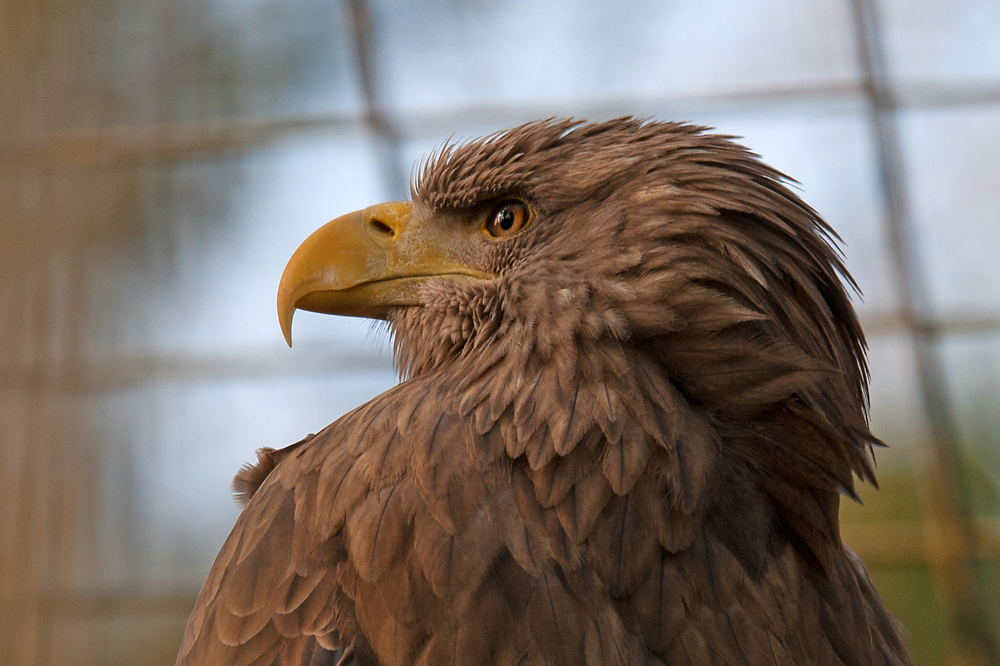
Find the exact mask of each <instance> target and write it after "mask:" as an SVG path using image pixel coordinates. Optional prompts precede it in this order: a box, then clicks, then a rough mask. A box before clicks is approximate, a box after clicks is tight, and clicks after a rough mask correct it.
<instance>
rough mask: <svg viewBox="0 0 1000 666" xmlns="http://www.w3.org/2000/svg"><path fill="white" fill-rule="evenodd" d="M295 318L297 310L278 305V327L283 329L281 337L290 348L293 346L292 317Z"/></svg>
mask: <svg viewBox="0 0 1000 666" xmlns="http://www.w3.org/2000/svg"><path fill="white" fill-rule="evenodd" d="M294 316H295V308H294V307H292V308H283V307H281V304H280V303H279V305H278V325H279V326H280V327H281V335H282V336H284V338H285V342H286V343H287V344H288V346H289V347H291V346H292V317H294Z"/></svg>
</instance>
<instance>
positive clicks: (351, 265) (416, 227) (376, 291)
mask: <svg viewBox="0 0 1000 666" xmlns="http://www.w3.org/2000/svg"><path fill="white" fill-rule="evenodd" d="M412 217H413V207H412V205H411V204H409V203H406V202H398V201H397V202H391V203H384V204H379V205H377V206H370V207H368V208H365V209H364V210H359V211H355V212H353V213H348V214H347V215H344V216H342V217H338V218H337V219H335V220H333V221H332V222H328V223H327V224H325V225H323V226H322V227H320V228H319V229H317V230H316V231H315V232H313V234H312V235H311V236H309V237H308V238H307V239H306V240H305V242H303V243H302V245H300V246H299V249H297V250H296V251H295V253H294V254H293V255H292V258H291V259H290V260H289V261H288V265H287V266H285V272H284V273H283V274H282V276H281V283H280V284H279V286H278V322H279V323H280V324H281V332H282V333H283V334H284V336H285V342H287V343H288V345H289V346H291V344H292V316H293V315H294V314H295V310H296V309H299V310H311V311H313V312H322V313H325V314H339V315H347V316H351V317H373V318H376V319H382V318H384V317H385V315H386V313H387V312H388V311H389V309H390V308H392V307H397V306H412V305H418V304H419V287H420V284H421V283H422V282H423V281H425V280H426V279H427V278H429V277H444V276H449V277H458V276H463V277H471V278H478V279H489V278H490V277H492V276H490V275H489V274H488V273H484V272H483V271H479V270H476V269H474V268H472V267H470V266H467V265H463V263H460V262H459V261H457V260H456V257H457V256H458V255H459V253H457V252H456V251H455V248H454V247H452V243H449V242H448V239H447V238H444V237H442V235H441V233H440V232H439V231H438V230H436V229H435V227H434V226H433V225H429V224H419V223H417V224H414V223H412Z"/></svg>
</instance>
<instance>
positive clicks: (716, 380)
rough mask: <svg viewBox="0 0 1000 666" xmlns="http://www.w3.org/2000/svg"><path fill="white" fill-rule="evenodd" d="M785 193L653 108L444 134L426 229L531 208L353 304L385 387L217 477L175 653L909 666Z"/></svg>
mask: <svg viewBox="0 0 1000 666" xmlns="http://www.w3.org/2000/svg"><path fill="white" fill-rule="evenodd" d="M783 181H784V177H783V176H782V175H781V174H780V173H778V172H777V171H775V170H773V169H771V168H769V167H767V166H765V165H764V164H762V163H761V162H760V161H759V160H758V159H757V158H756V156H755V155H753V154H752V153H750V152H748V151H747V150H745V149H744V148H742V147H740V146H738V145H736V144H735V143H732V142H731V141H730V140H729V138H727V137H722V136H717V135H712V134H708V133H706V132H705V131H704V129H703V128H700V127H694V126H690V125H684V124H676V123H660V122H644V121H639V120H634V119H619V120H614V121H609V122H604V123H595V124H583V123H578V122H572V121H545V122H538V123H532V124H529V125H525V126H522V127H518V128H515V129H512V130H509V131H506V132H502V133H500V134H496V135H493V136H491V137H488V138H486V139H483V140H478V141H473V142H470V143H465V144H461V145H448V146H446V147H444V148H442V149H441V150H440V151H439V152H438V153H437V154H436V155H434V156H433V157H432V158H431V159H430V160H429V161H428V162H427V163H426V165H425V166H424V167H423V169H422V171H420V173H419V176H418V178H417V179H416V181H415V183H414V186H413V204H412V208H411V209H410V208H408V209H406V210H412V219H413V220H418V221H420V224H422V225H423V227H421V228H430V229H433V230H435V233H439V234H449V233H452V232H451V231H449V230H450V229H465V228H471V227H470V225H471V226H473V227H474V226H475V225H476V224H479V221H481V220H482V219H483V217H484V215H485V214H486V213H488V212H489V211H490V210H492V209H493V206H494V205H495V204H496V202H498V201H502V200H506V199H509V198H512V197H513V198H516V199H518V200H521V201H524V202H527V204H528V205H529V206H530V211H531V215H532V217H531V220H530V224H527V225H526V226H525V227H524V229H523V230H521V231H520V232H518V233H514V234H512V235H510V236H509V237H505V238H500V239H493V238H486V237H485V236H482V238H485V240H477V241H475V242H474V243H471V244H469V245H468V247H467V248H466V249H464V250H462V251H463V252H464V253H465V254H463V255H462V256H463V257H465V258H464V259H463V261H465V262H466V264H465V265H468V266H472V267H473V268H474V269H475V270H476V271H479V272H480V273H482V274H483V275H487V276H488V277H487V278H483V279H478V278H476V279H473V278H468V279H467V278H465V277H461V276H460V277H458V278H456V277H455V276H454V275H451V274H444V272H442V274H441V275H437V276H431V277H424V278H421V279H420V280H419V284H418V291H419V295H418V298H417V299H416V301H411V302H408V303H407V304H405V305H394V306H385V307H383V309H382V310H380V311H379V312H381V313H382V314H380V315H379V316H382V317H383V318H384V319H386V320H387V321H388V323H389V326H390V329H391V331H392V333H393V336H394V342H395V358H396V362H397V364H398V366H399V368H400V371H401V374H402V375H403V377H404V381H403V382H402V383H400V384H399V385H398V386H396V387H395V388H393V389H391V390H389V391H387V392H385V393H383V394H382V395H380V396H378V397H376V398H375V399H373V400H372V401H370V402H369V403H367V404H365V405H362V406H361V407H358V408H357V409H356V410H354V411H353V412H351V413H349V414H347V415H346V416H344V417H342V418H341V419H339V420H337V421H336V422H335V423H333V424H332V425H330V426H329V427H327V428H326V429H325V430H323V431H322V432H320V433H319V434H317V435H316V436H314V437H311V438H307V439H306V440H303V441H302V442H299V443H298V444H295V445H293V446H292V447H289V448H287V449H283V450H280V451H270V450H267V451H265V452H264V453H263V454H262V455H261V460H260V462H259V463H258V465H257V466H256V467H254V468H249V469H245V470H244V471H242V472H241V473H240V475H239V476H238V477H237V482H236V488H237V490H238V491H239V492H240V493H242V495H243V496H244V497H245V498H247V499H248V500H249V503H248V504H247V506H246V508H245V510H244V511H243V513H242V515H241V516H240V518H239V520H238V521H237V523H236V526H235V528H234V529H233V532H232V534H231V535H230V537H229V539H228V540H227V541H226V543H225V545H224V546H223V549H222V552H220V553H219V556H218V558H217V559H216V562H215V564H214V566H213V567H212V570H211V573H210V574H209V577H208V580H207V581H206V583H205V586H204V588H203V589H202V592H201V596H200V597H199V599H198V603H197V606H196V608H195V611H194V612H193V614H192V616H191V619H190V621H189V623H188V626H187V630H186V632H185V635H184V643H183V646H182V647H181V652H180V656H179V657H178V664H184V665H188V664H190V665H194V664H227V665H229V664H231V665H233V666H249V665H251V664H254V665H264V664H296V665H297V664H309V663H315V664H319V663H330V664H333V663H336V662H337V660H343V662H344V663H357V664H362V665H367V664H372V665H374V664H382V665H385V666H399V665H403V664H467V665H469V666H473V665H489V664H497V665H501V664H502V665H511V666H514V665H517V664H539V665H540V664H567V665H570V664H607V665H615V664H671V665H672V664H691V665H698V666H700V665H702V664H747V665H755V666H756V665H758V664H760V665H764V664H768V665H777V666H786V665H787V666H790V665H792V664H797V665H802V664H817V665H820V664H822V665H826V664H831V665H833V664H844V665H848V664H850V665H855V664H857V665H861V664H893V665H898V664H909V663H910V660H909V657H908V656H907V653H906V649H905V648H904V646H903V644H902V642H901V639H900V629H899V627H898V625H897V624H896V622H895V621H894V620H893V618H892V617H891V616H890V615H889V614H888V613H887V612H886V611H885V609H884V608H883V606H882V603H881V601H880V600H879V598H878V595H877V593H876V591H875V589H874V588H873V586H872V584H871V581H870V580H869V577H868V574H867V572H866V571H865V568H864V566H863V565H862V564H861V562H860V561H859V560H858V559H857V558H856V557H855V556H854V555H853V553H851V552H850V550H848V549H847V548H846V547H845V546H844V545H843V544H842V543H841V540H840V534H839V525H838V506H839V495H840V494H846V495H848V496H850V497H854V496H855V494H854V480H853V476H854V475H856V476H858V477H859V478H860V479H862V480H864V481H869V482H872V483H874V476H873V473H872V468H871V464H870V452H871V449H872V447H873V446H875V445H877V444H878V440H877V439H876V438H875V437H873V436H872V434H871V433H870V432H869V430H868V425H867V414H866V399H867V386H866V382H867V368H866V364H865V357H864V349H865V344H864V338H863V335H862V332H861V329H860V326H859V324H858V320H857V317H856V315H855V313H854V310H853V308H852V306H851V304H850V301H849V298H848V294H847V292H846V290H845V288H844V286H843V285H842V283H841V279H843V280H846V281H847V282H848V283H849V284H850V285H852V286H853V282H852V281H851V278H850V276H848V274H847V272H846V270H845V268H844V266H843V264H842V262H841V260H840V258H839V256H838V253H837V251H836V249H835V248H834V246H833V245H832V241H831V239H830V237H831V236H832V235H833V232H832V231H831V230H830V228H829V227H827V225H826V224H825V223H824V222H823V221H822V220H821V219H820V218H819V216H818V215H817V214H816V212H815V211H813V210H812V209H811V208H809V207H808V206H807V205H806V204H804V203H803V202H802V201H800V200H799V199H798V198H797V197H796V196H795V195H794V194H793V193H792V192H791V191H790V190H789V189H788V188H787V187H786V186H785V185H784V184H783ZM366 214H367V213H366ZM365 219H366V220H367V219H368V218H367V217H366V218H365ZM377 224H381V225H382V227H385V228H389V227H388V226H387V224H383V223H382V222H377ZM412 224H413V225H417V222H412ZM463 225H464V226H463ZM390 226H391V225H390ZM382 227H380V229H381V228H382ZM394 229H395V227H393V228H392V229H390V232H391V231H393V230H394ZM383 231H384V229H383ZM386 233H387V234H388V233H389V232H386ZM455 233H458V232H455ZM476 238H480V237H479V236H477V237H476ZM380 242H381V241H380ZM393 242H394V241H393ZM463 247H466V246H463ZM468 248H473V249H468ZM476 248H478V249H476ZM449 265H450V264H449ZM470 270H471V269H470ZM477 274H478V273H477ZM422 275H425V274H422ZM293 300H294V299H293ZM301 302H305V301H301ZM317 309H318V308H317ZM351 313H353V312H351ZM311 660H312V661H311Z"/></svg>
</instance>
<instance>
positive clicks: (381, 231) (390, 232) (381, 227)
mask: <svg viewBox="0 0 1000 666" xmlns="http://www.w3.org/2000/svg"><path fill="white" fill-rule="evenodd" d="M368 224H370V225H371V227H372V229H374V230H375V233H377V234H378V235H379V236H386V237H388V238H392V237H393V236H395V235H396V230H395V229H393V228H392V227H390V226H389V225H388V224H386V223H385V222H382V221H381V220H371V221H370V222H369V223H368Z"/></svg>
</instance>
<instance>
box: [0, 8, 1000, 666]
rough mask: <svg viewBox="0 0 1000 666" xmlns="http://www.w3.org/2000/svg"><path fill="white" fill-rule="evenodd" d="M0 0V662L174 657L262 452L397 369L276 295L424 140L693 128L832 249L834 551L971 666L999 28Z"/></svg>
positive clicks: (977, 20) (984, 572) (954, 20)
mask: <svg viewBox="0 0 1000 666" xmlns="http://www.w3.org/2000/svg"><path fill="white" fill-rule="evenodd" d="M945 5H946V3H934V2H930V1H927V2H904V1H903V0H883V1H880V2H876V1H875V0H816V1H815V2H809V3H798V2H792V1H791V0H768V1H767V2H763V3H760V2H757V3H724V2H721V1H720V2H707V3H699V4H697V5H694V4H688V5H685V4H682V3H669V2H668V3H660V2H649V1H643V0H630V1H629V2H623V3H619V4H614V5H611V4H609V3H600V2H596V0H595V1H594V2H590V3H587V2H580V3H560V2H542V3H528V2H523V3H521V2H514V1H511V2H498V1H487V0H476V1H475V2H468V3H451V2H446V1H445V0H435V1H433V2H427V3H419V4H414V5H409V4H405V3H392V2H388V1H384V0H380V1H378V2H376V1H374V0H373V1H371V2H368V1H365V0H349V1H347V2H344V3H342V4H337V3H323V2H315V1H311V0H298V1H297V2H291V3H273V2H269V1H268V0H254V1H253V2H243V3H238V2H233V1H231V0H212V1H206V2H195V0H181V1H175V2H169V3H168V2H145V3H139V2H126V1H125V0H86V1H85V0H63V1H60V2H56V1H49V0H45V1H40V2H33V3H24V2H19V1H18V0H6V1H4V2H0V232H2V242H0V313H2V315H0V454H2V458H3V463H2V464H0V535H2V541H0V663H3V664H18V665H20V664H23V665H25V666H27V665H42V664H132V663H149V664H155V663H164V664H167V663H172V660H173V656H174V654H175V652H176V648H177V645H178V643H179V638H180V632H181V630H182V628H183V624H184V621H185V619H186V616H187V613H188V612H189V610H190V608H191V606H192V604H193V602H194V597H195V595H196V594H197V590H198V587H199V585H200V583H201V581H202V580H203V578H204V575H205V572H206V571H207V567H208V565H209V563H210V562H211V559H212V557H213V556H214V553H215V552H216V550H217V548H218V546H219V544H220V543H221V541H222V539H223V538H224V536H225V534H226V533H227V532H228V530H229V527H230V526H231V524H232V521H233V520H234V518H235V516H236V511H237V509H236V507H235V505H233V504H232V502H231V501H230V499H229V497H228V488H229V478H230V477H231V475H232V473H233V472H235V471H236V469H238V467H239V465H240V463H241V462H242V461H244V460H246V459H249V458H250V457H251V456H252V452H253V450H254V449H255V448H257V447H259V446H280V445H282V444H284V443H291V442H293V441H296V440H298V439H299V438H300V437H301V436H302V435H303V434H305V433H306V432H312V431H315V430H317V429H318V428H320V427H322V426H323V425H325V424H326V423H328V422H329V421H331V420H333V419H334V418H335V417H336V416H338V415H340V414H341V413H343V412H344V411H346V410H347V409H349V408H351V407H353V406H354V405H356V404H358V403H360V402H361V401H363V400H364V399H366V398H367V397H369V396H372V395H375V394H376V393H378V392H380V391H381V390H384V389H385V388H387V387H388V386H390V385H391V384H392V382H393V373H392V368H391V359H390V358H389V355H388V352H387V350H386V344H385V339H384V336H383V335H382V334H380V333H379V332H377V331H376V332H370V331H369V330H368V328H367V325H365V324H364V323H361V322H338V321H326V320H322V321H321V320H320V318H305V317H304V318H302V320H301V321H300V322H299V323H297V326H298V327H299V328H298V329H297V331H296V333H297V336H299V337H298V338H297V341H296V347H295V348H294V349H292V350H285V349H282V342H281V336H280V334H279V332H278V329H277V325H276V324H275V323H274V315H273V294H274V290H275V288H276V285H277V280H278V277H279V276H280V273H281V268H282V266H283V265H284V261H285V260H286V259H287V257H288V256H289V255H290V254H291V252H292V250H293V249H294V248H295V246H296V245H297V243H298V242H299V241H300V240H301V239H302V238H304V237H305V235H306V234H307V233H308V232H309V231H311V230H312V229H313V228H315V227H316V226H318V225H319V224H320V223H322V222H323V221H325V220H326V219H329V218H331V217H334V216H336V215H338V214H340V213H342V212H344V211H347V210H353V209H356V208H360V207H363V206H365V205H368V204H370V203H372V202H375V201H381V200H386V199H390V198H402V197H405V196H407V192H408V178H409V173H410V169H411V166H412V165H413V164H414V162H416V161H417V160H419V159H420V158H421V157H422V156H424V155H426V154H427V153H428V152H429V150H430V149H431V148H432V147H433V146H435V145H436V144H438V143H440V142H441V141H442V140H444V139H445V138H447V137H448V136H450V135H452V134H455V135H456V136H458V137H463V136H464V137H472V136H477V135H480V134H482V133H484V132H489V131H493V130H496V129H501V128H503V127H506V126H510V125H513V124H516V123H519V122H524V121H527V120H531V119H536V118H540V117H548V116H553V115H565V116H574V117H580V118H587V119H590V120H597V119H602V118H609V117H614V116H618V115H626V114H634V115H640V116H653V117H658V118H665V119H674V120H691V121H694V122H697V123H700V124H707V125H713V126H716V127H718V128H719V129H720V131H723V132H726V133H730V134H737V135H742V136H745V137H746V138H745V141H744V142H745V143H746V144H747V145H749V146H750V147H752V148H754V149H755V150H757V151H759V152H761V153H762V155H763V156H764V158H765V159H766V160H767V161H769V162H771V163H773V164H774V165H775V166H777V167H779V168H780V169H782V170H783V171H785V172H787V173H789V174H790V175H792V176H794V177H796V178H798V179H799V180H800V181H801V183H802V185H801V186H802V189H803V190H804V192H803V195H804V198H805V199H806V200H807V201H809V202H810V203H811V204H812V205H814V206H815V207H816V208H817V209H819V210H820V212H821V213H822V214H823V215H824V216H825V217H826V218H827V219H828V220H829V221H830V222H831V223H832V224H833V226H834V227H835V228H837V229H838V230H839V231H840V232H841V233H842V235H843V237H844V239H845V242H846V244H845V252H846V255H847V261H848V265H849V267H850V268H851V270H852V272H853V273H854V275H855V277H856V278H857V279H858V282H859V283H860V284H861V287H862V289H863V290H864V291H865V299H864V301H859V302H858V308H859V311H860V313H861V316H862V320H863V323H864V324H865V328H866V331H867V333H868V335H869V339H870V343H871V363H872V373H873V385H872V419H873V426H874V430H875V432H876V434H878V435H879V436H881V437H882V438H883V439H885V440H886V442H887V443H888V444H889V445H890V448H889V449H888V450H886V451H885V452H880V454H879V457H878V460H879V464H880V470H879V477H880V480H881V485H882V490H881V492H879V493H875V492H874V491H871V490H866V491H864V493H863V499H864V500H865V506H864V507H858V506H855V505H853V504H851V503H849V502H845V503H844V504H843V507H842V519H843V533H844V537H845V541H846V542H847V543H848V544H849V545H851V546H853V547H854V548H856V549H857V550H858V551H859V553H860V554H861V556H862V557H863V559H865V561H866V562H867V563H868V564H869V566H870V568H871V570H872V572H873V575H874V577H875V579H876V583H877V584H878V585H879V587H880V590H881V591H882V593H883V596H884V597H885V599H886V602H887V604H888V605H889V607H890V609H891V610H892V611H893V612H894V613H896V614H897V616H898V617H900V619H901V620H903V622H904V623H905V624H906V625H907V627H908V629H909V631H910V642H911V646H912V648H913V651H914V655H915V658H916V660H917V663H918V664H922V665H924V664H926V665H930V664H945V663H947V664H986V663H998V661H997V659H998V656H997V652H996V649H997V648H996V645H997V643H998V642H1000V495H998V487H1000V417H998V416H997V414H998V410H997V405H998V396H1000V379H998V377H1000V269H998V268H997V266H996V260H995V253H996V250H997V248H998V247H1000V187H998V184H997V174H1000V46H998V45H1000V40H997V39H996V38H995V36H996V34H998V31H1000V8H997V7H996V6H994V5H995V3H992V2H990V1H988V0H962V1H961V2H955V3H947V6H945Z"/></svg>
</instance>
